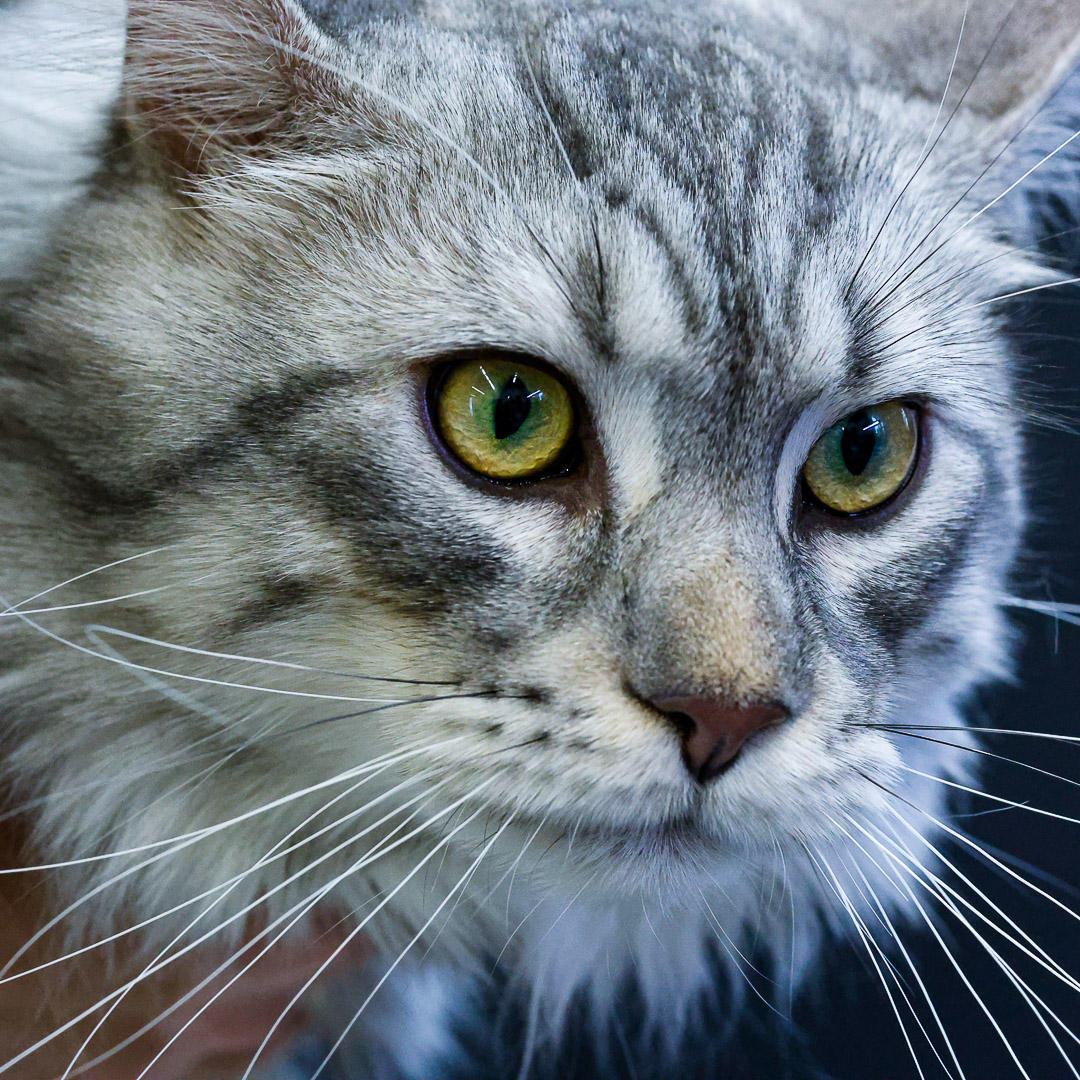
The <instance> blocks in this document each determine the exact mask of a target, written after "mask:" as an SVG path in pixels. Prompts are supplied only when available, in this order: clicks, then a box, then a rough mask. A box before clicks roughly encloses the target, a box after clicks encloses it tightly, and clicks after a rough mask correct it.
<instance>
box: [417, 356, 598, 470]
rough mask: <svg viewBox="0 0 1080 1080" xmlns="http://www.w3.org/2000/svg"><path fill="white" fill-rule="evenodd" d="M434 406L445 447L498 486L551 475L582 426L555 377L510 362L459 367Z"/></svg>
mask: <svg viewBox="0 0 1080 1080" xmlns="http://www.w3.org/2000/svg"><path fill="white" fill-rule="evenodd" d="M434 406H435V407H434V413H435V422H436V424H437V426H438V429H439V434H440V435H441V436H442V438H443V441H444V442H445V443H446V445H447V446H448V447H449V448H450V449H451V450H452V451H453V452H454V454H455V455H456V456H457V457H458V458H459V459H460V460H461V461H462V462H463V463H464V464H466V465H468V467H469V468H470V469H474V470H475V471H476V472H478V473H482V474H483V475H484V476H488V477H491V479H493V480H527V479H529V478H530V477H536V476H540V475H541V474H543V473H544V472H546V471H547V470H549V469H551V467H552V466H553V465H555V464H556V463H557V462H558V460H559V458H560V457H562V455H563V454H564V453H565V451H566V449H567V447H568V446H569V445H570V442H571V440H572V439H573V437H574V431H575V428H576V426H577V422H576V418H575V416H574V404H573V402H572V401H571V400H570V394H569V393H568V392H567V389H566V387H565V386H564V385H563V384H562V383H561V382H560V381H559V380H558V379H557V378H555V376H554V375H550V374H549V373H548V372H546V371H542V370H541V369H540V368H535V367H532V366H531V365H530V364H524V363H518V362H517V361H516V360H509V359H491V360H465V361H463V362H462V363H460V364H458V365H457V366H456V367H454V368H452V369H451V370H450V372H449V373H448V374H447V375H446V377H445V378H444V379H443V381H442V383H441V384H440V385H439V387H438V388H437V390H436V396H435V401H434Z"/></svg>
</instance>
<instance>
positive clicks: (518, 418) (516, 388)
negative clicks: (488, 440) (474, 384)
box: [494, 375, 532, 439]
mask: <svg viewBox="0 0 1080 1080" xmlns="http://www.w3.org/2000/svg"><path fill="white" fill-rule="evenodd" d="M531 409H532V402H531V401H530V400H529V388H528V387H527V386H526V385H525V381H524V380H523V379H522V378H521V377H520V376H518V375H515V376H514V377H513V378H512V379H511V380H510V381H509V382H508V383H506V384H505V385H504V386H503V388H502V392H501V393H500V394H499V400H498V401H496V402H495V413H494V423H495V438H496V439H508V438H509V437H510V436H511V435H513V434H515V433H516V432H517V431H518V430H519V429H520V428H521V425H522V424H524V423H525V421H526V420H527V419H528V416H529V411H530V410H531Z"/></svg>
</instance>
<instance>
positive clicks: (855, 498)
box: [803, 401, 919, 514]
mask: <svg viewBox="0 0 1080 1080" xmlns="http://www.w3.org/2000/svg"><path fill="white" fill-rule="evenodd" d="M918 447H919V415H918V412H917V411H916V410H915V409H913V408H912V407H911V406H910V405H904V404H903V403H901V402H899V401H886V402H883V403H882V404H880V405H871V406H870V407H869V408H866V409H860V410H859V411H858V412H854V413H852V414H851V415H850V416H845V417H844V419H843V420H841V421H840V423H838V424H834V425H833V426H832V427H831V428H829V430H828V431H826V432H825V434H824V435H822V436H821V438H820V439H818V441H817V442H816V443H815V444H814V448H813V449H812V450H811V451H810V456H809V457H808V458H807V459H806V464H805V465H804V466H803V478H804V479H805V481H806V486H807V487H808V488H809V489H810V492H811V494H812V495H813V496H814V498H815V499H817V500H818V502H820V503H821V504H822V505H823V506H826V507H828V508H829V509H830V510H835V511H837V512H838V513H841V514H861V513H863V512H864V511H866V510H872V509H873V508H874V507H875V506H880V505H881V504H882V503H883V502H885V501H886V500H887V499H890V498H891V497H892V496H893V495H895V494H896V493H897V492H898V491H899V490H900V489H901V488H902V487H903V486H904V485H905V484H906V483H907V481H908V478H909V477H910V476H911V471H912V469H913V468H914V465H915V457H916V454H917V452H918Z"/></svg>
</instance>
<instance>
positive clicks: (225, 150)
mask: <svg viewBox="0 0 1080 1080" xmlns="http://www.w3.org/2000/svg"><path fill="white" fill-rule="evenodd" d="M340 63H341V61H340V57H338V56H337V50H336V47H335V46H334V45H333V44H332V43H331V42H330V41H329V40H328V39H326V38H325V37H324V36H323V35H322V34H321V33H320V32H319V31H318V30H317V29H316V28H315V27H314V26H313V25H312V23H311V22H310V20H309V19H308V18H307V16H306V15H305V14H304V13H303V11H302V10H301V9H300V8H299V7H298V6H297V5H296V4H295V3H293V2H292V0H133V2H132V3H131V5H130V8H129V14H128V47H127V59H126V63H125V74H124V111H125V119H126V120H127V122H128V124H129V126H130V127H131V128H132V130H133V133H134V134H135V135H136V136H137V137H139V138H140V139H145V140H146V141H148V142H149V143H150V144H151V145H152V146H153V147H154V148H155V149H156V150H157V152H158V153H159V154H160V155H161V157H162V158H163V159H164V160H165V162H166V163H167V165H168V166H169V168H170V171H173V172H175V173H179V174H181V175H186V176H189V177H194V176H199V175H202V174H207V173H213V172H218V171H220V170H221V169H223V168H227V167H228V162H229V160H230V159H235V157H236V156H237V155H250V154H252V153H256V154H258V153H264V152H267V150H271V149H274V148H278V149H283V148H295V147H297V146H298V145H302V144H303V143H305V142H306V141H309V140H310V139H311V138H312V137H313V136H314V135H315V134H316V133H317V132H318V130H319V128H320V127H325V126H326V125H327V121H328V120H329V119H330V118H332V117H333V115H334V111H335V105H337V103H339V102H340V101H341V100H342V98H343V93H344V92H343V88H342V79H341V78H340V77H339V76H338V75H337V74H336V71H340V70H341V68H340Z"/></svg>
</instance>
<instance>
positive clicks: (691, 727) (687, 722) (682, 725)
mask: <svg viewBox="0 0 1080 1080" xmlns="http://www.w3.org/2000/svg"><path fill="white" fill-rule="evenodd" d="M662 711H663V713H664V715H665V716H666V717H667V718H668V720H670V721H671V725H672V727H674V728H675V730H676V731H677V732H678V733H679V734H680V735H681V736H682V737H683V739H689V738H690V737H691V736H692V735H693V734H694V731H695V729H696V728H697V724H695V723H694V718H693V717H692V716H691V715H690V714H689V713H684V712H668V711H667V710H666V709H665V710H662Z"/></svg>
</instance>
